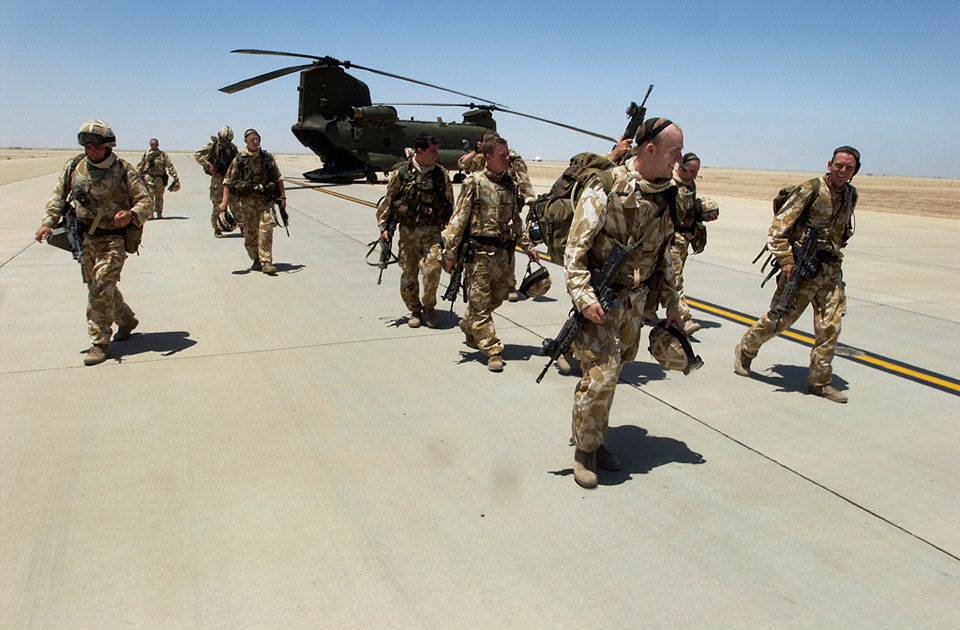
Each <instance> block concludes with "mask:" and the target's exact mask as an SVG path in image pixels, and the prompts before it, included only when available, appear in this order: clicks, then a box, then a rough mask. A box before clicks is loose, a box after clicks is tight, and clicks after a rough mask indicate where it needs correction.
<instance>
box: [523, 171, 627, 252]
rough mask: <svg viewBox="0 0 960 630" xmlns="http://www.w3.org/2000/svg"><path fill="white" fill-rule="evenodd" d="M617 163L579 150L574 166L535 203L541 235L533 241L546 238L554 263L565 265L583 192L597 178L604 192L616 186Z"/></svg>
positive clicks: (534, 220) (534, 216) (533, 213)
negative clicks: (571, 233)
mask: <svg viewBox="0 0 960 630" xmlns="http://www.w3.org/2000/svg"><path fill="white" fill-rule="evenodd" d="M614 166H616V164H614V163H613V162H611V161H610V160H608V159H607V158H605V157H603V156H602V155H597V154H596V153H578V154H576V155H575V156H573V157H572V158H570V166H568V167H567V168H566V170H564V171H563V174H562V175H560V177H559V179H557V181H555V182H554V183H553V186H551V187H550V190H549V192H546V193H544V194H542V195H539V196H538V197H537V198H536V200H534V202H533V204H531V206H530V223H531V227H532V224H534V223H535V224H536V225H538V226H539V228H540V236H541V238H537V239H534V238H531V240H534V241H535V242H536V241H540V240H542V241H543V243H544V244H545V245H546V246H547V253H548V254H549V255H550V259H551V260H553V261H554V262H556V263H558V264H563V250H564V249H566V247H567V236H569V234H570V224H571V223H572V222H573V210H574V208H576V206H577V202H578V201H579V200H580V195H581V194H583V191H584V189H585V188H586V187H587V184H588V183H589V182H590V180H591V179H593V178H594V177H599V178H600V181H601V182H602V184H603V190H604V192H606V193H609V192H610V188H611V186H612V185H613V173H612V172H611V169H613V167H614ZM535 232H536V230H532V232H531V237H533V236H535V235H536V234H535Z"/></svg>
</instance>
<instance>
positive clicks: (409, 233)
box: [397, 224, 441, 313]
mask: <svg viewBox="0 0 960 630" xmlns="http://www.w3.org/2000/svg"><path fill="white" fill-rule="evenodd" d="M440 230H441V227H440V226H436V225H417V224H413V225H400V230H399V232H400V246H399V249H400V252H399V254H398V255H397V264H398V265H399V266H400V297H401V298H403V303H404V304H405V305H406V307H407V310H409V311H410V312H411V313H419V312H420V311H422V310H423V309H424V308H429V309H433V308H435V307H436V306H437V287H438V286H439V285H440ZM421 274H422V275H423V298H422V300H421V298H420V286H419V276H420V275H421Z"/></svg>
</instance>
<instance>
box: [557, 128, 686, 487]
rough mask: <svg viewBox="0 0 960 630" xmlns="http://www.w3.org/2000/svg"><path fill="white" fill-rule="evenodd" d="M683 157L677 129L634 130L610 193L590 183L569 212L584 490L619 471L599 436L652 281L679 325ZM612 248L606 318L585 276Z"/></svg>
mask: <svg viewBox="0 0 960 630" xmlns="http://www.w3.org/2000/svg"><path fill="white" fill-rule="evenodd" d="M682 151H683V132H682V131H681V130H680V128H679V127H677V125H675V124H673V123H672V122H671V121H669V120H667V119H665V118H650V119H648V120H647V121H645V122H644V123H643V125H642V126H641V127H640V129H639V130H638V131H637V136H636V150H635V157H633V158H632V159H631V160H628V161H627V163H626V164H625V165H623V166H618V167H616V168H614V169H613V171H612V175H613V179H612V182H611V183H610V185H609V189H608V191H605V189H604V185H603V183H602V181H601V180H600V178H596V179H594V180H593V181H592V182H591V183H590V184H589V186H588V187H587V189H586V190H585V191H584V192H583V195H582V196H581V197H580V200H579V201H578V202H577V207H576V209H575V211H574V215H573V222H572V224H571V226H570V236H569V238H568V240H567V248H566V251H565V253H564V259H563V266H564V271H565V272H566V278H567V292H568V293H569V294H570V297H571V298H572V299H573V304H574V308H576V309H577V310H578V311H579V312H580V313H582V314H583V316H584V317H585V318H586V319H587V322H586V323H585V325H584V327H583V331H582V333H581V335H580V337H579V338H578V339H577V340H576V341H575V342H574V344H573V351H574V355H575V356H576V357H577V359H579V360H580V365H581V368H582V370H583V376H582V377H581V379H580V383H579V384H578V385H577V388H576V390H575V391H574V395H573V442H574V445H575V446H576V451H575V454H574V465H573V476H574V479H575V480H576V482H577V483H578V484H580V485H581V486H583V487H584V488H593V487H595V486H596V485H597V472H596V468H597V466H599V467H600V468H603V469H604V470H618V469H619V468H620V460H619V459H618V458H617V457H616V456H615V455H613V454H612V453H610V452H609V451H608V450H607V449H606V447H605V446H604V434H605V433H606V430H607V425H608V423H609V416H610V406H611V404H612V402H613V395H614V391H615V387H616V384H617V380H618V379H619V378H620V371H621V369H622V367H623V364H624V363H626V362H627V361H632V360H633V359H634V357H635V356H636V354H637V347H638V344H639V342H640V328H641V326H642V322H643V317H642V316H643V308H644V303H645V300H646V296H647V292H648V283H650V282H651V281H653V280H655V279H656V278H654V276H655V275H656V276H659V280H660V281H661V282H662V286H663V288H664V291H665V294H666V295H667V296H668V299H667V323H668V324H670V323H679V321H680V313H679V312H678V310H677V293H676V286H675V284H674V276H673V267H672V266H671V265H669V264H665V261H664V259H665V257H667V254H666V249H667V247H668V246H669V243H670V239H671V237H672V236H673V233H674V224H675V220H676V188H675V187H674V185H673V182H672V180H671V179H670V175H671V171H672V169H673V165H674V164H676V163H677V162H678V161H679V160H680V157H681V153H682ZM615 244H618V245H620V246H621V247H623V248H624V249H626V250H627V251H628V252H630V254H629V256H628V258H627V260H626V262H624V264H623V266H622V267H621V268H620V271H619V272H618V274H617V279H616V281H615V283H614V285H613V288H614V289H615V290H617V292H618V295H617V298H618V299H617V301H616V302H615V305H614V307H613V308H611V309H610V310H609V311H606V312H605V311H604V309H603V307H602V306H601V305H600V303H599V301H598V298H597V295H596V292H595V291H594V289H593V287H592V286H591V284H590V271H591V269H597V268H599V267H601V266H602V265H603V263H604V261H605V260H606V259H607V257H608V256H609V255H610V252H611V251H612V249H613V246H614V245H615Z"/></svg>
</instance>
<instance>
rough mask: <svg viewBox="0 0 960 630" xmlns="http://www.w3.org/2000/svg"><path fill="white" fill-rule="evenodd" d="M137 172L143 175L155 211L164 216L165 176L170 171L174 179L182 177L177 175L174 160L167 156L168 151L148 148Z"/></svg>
mask: <svg viewBox="0 0 960 630" xmlns="http://www.w3.org/2000/svg"><path fill="white" fill-rule="evenodd" d="M137 172H138V173H140V175H141V177H143V183H145V184H146V185H147V194H149V195H150V201H151V202H152V203H153V212H154V213H155V214H156V215H157V216H158V217H160V216H163V192H164V188H163V187H164V181H163V176H164V174H166V173H169V174H170V177H172V178H173V179H174V181H177V180H179V179H180V178H179V177H178V176H177V169H175V168H173V162H171V161H170V158H169V157H167V153H166V151H161V150H160V149H157V150H156V151H154V150H153V149H147V150H146V151H144V152H143V157H142V158H140V163H139V164H138V165H137Z"/></svg>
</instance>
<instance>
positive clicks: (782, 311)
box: [773, 225, 820, 328]
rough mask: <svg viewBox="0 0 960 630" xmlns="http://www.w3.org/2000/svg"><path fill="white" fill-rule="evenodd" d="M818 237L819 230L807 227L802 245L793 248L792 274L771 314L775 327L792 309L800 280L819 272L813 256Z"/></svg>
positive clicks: (817, 262) (812, 277) (807, 278)
mask: <svg viewBox="0 0 960 630" xmlns="http://www.w3.org/2000/svg"><path fill="white" fill-rule="evenodd" d="M819 235H820V228H816V227H813V226H812V225H811V226H807V230H806V232H804V233H803V243H801V244H800V247H796V246H794V247H793V262H794V264H793V273H791V274H790V278H789V279H788V280H787V281H786V284H784V285H783V291H781V293H780V299H779V300H778V301H777V305H776V306H774V307H773V312H774V313H776V314H777V327H778V328H779V327H780V318H782V317H783V316H784V315H786V314H787V313H788V312H789V311H790V310H792V309H793V307H794V302H795V301H796V297H797V288H798V287H799V286H800V281H801V280H813V279H814V278H816V277H817V272H819V271H820V262H819V261H818V260H817V257H816V256H815V255H814V254H815V253H816V247H817V237H818V236H819Z"/></svg>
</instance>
